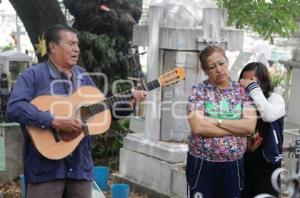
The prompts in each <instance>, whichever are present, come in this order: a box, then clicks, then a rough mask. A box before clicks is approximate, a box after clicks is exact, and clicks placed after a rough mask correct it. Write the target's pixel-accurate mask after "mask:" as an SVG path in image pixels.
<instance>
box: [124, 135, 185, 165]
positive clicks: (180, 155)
mask: <svg viewBox="0 0 300 198" xmlns="http://www.w3.org/2000/svg"><path fill="white" fill-rule="evenodd" d="M124 148H125V149H127V150H131V151H134V152H137V153H141V154H144V155H148V156H151V157H153V158H157V159H159V160H163V161H167V162H169V163H182V162H185V161H186V153H187V149H188V148H187V144H181V143H171V142H154V141H152V140H149V139H147V138H145V137H144V134H128V135H127V136H126V137H125V138H124Z"/></svg>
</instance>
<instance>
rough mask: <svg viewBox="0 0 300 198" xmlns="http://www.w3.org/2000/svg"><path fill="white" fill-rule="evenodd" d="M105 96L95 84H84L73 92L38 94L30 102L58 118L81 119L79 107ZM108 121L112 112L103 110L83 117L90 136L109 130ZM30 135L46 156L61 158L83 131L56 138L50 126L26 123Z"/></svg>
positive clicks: (75, 143)
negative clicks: (65, 93) (67, 94)
mask: <svg viewBox="0 0 300 198" xmlns="http://www.w3.org/2000/svg"><path fill="white" fill-rule="evenodd" d="M104 99H105V96H104V95H103V94H102V93H101V92H100V91H99V90H98V89H97V88H95V87H92V86H83V87H81V88H79V89H78V90H77V91H76V92H75V93H74V94H73V95H71V96H68V97H64V96H48V95H44V96H39V97H37V98H35V99H34V100H32V101H31V103H32V104H33V105H34V106H36V107H37V108H38V109H39V110H41V111H49V112H50V113H51V114H52V115H55V116H58V117H60V118H67V119H70V118H78V119H80V118H81V115H80V113H81V112H80V107H82V106H88V105H91V104H95V103H99V102H101V101H103V100H104ZM110 123H111V113H110V110H109V109H106V110H104V111H102V112H100V113H97V114H95V115H93V116H91V117H89V118H88V119H87V120H86V125H87V127H88V131H89V134H90V135H97V134H102V133H104V132H106V131H107V130H108V128H109V127H110ZM27 129H28V132H29V135H30V136H31V139H32V141H33V143H34V145H35V147H36V148H37V150H38V151H39V152H40V153H41V154H42V155H43V156H44V157H46V158H48V159H53V160H55V159H62V158H64V157H66V156H67V155H69V154H70V153H72V152H73V151H74V149H75V148H76V147H77V145H78V144H79V143H80V141H81V140H82V139H83V138H84V136H85V135H84V133H83V132H82V133H80V134H79V135H78V136H76V137H74V139H72V140H71V141H63V140H61V141H56V140H55V138H54V135H53V133H52V131H51V130H50V129H42V128H38V127H34V126H27Z"/></svg>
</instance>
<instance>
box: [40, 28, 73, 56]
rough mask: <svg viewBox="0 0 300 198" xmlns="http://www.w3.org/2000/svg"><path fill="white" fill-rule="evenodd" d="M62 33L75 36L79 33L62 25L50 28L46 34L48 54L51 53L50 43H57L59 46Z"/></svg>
mask: <svg viewBox="0 0 300 198" xmlns="http://www.w3.org/2000/svg"><path fill="white" fill-rule="evenodd" d="M61 31H67V32H73V33H75V34H76V33H77V32H76V30H75V29H74V28H72V27H68V26H65V25H61V24H57V25H54V26H52V27H50V28H49V29H48V30H47V31H46V33H45V40H46V48H47V53H48V54H49V53H50V48H49V43H50V42H55V43H56V44H59V42H60V40H61V35H60V32H61Z"/></svg>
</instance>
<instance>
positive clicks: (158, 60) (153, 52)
mask: <svg viewBox="0 0 300 198" xmlns="http://www.w3.org/2000/svg"><path fill="white" fill-rule="evenodd" d="M226 20H227V14H226V12H225V11H222V10H219V9H217V6H216V4H215V2H214V1H207V0H193V1H189V2H188V3H186V1H171V0H169V1H163V2H162V3H160V4H150V7H149V14H148V18H147V24H146V25H137V26H135V27H134V31H133V43H134V44H135V45H139V46H147V47H148V59H147V60H148V61H147V63H148V65H147V80H148V81H150V80H153V79H156V78H157V77H158V76H159V75H160V73H163V71H168V70H170V69H173V68H177V67H184V68H185V72H186V80H185V81H181V82H179V83H178V84H175V85H173V86H169V87H162V88H160V89H156V90H154V91H152V92H150V93H149V94H148V97H147V100H146V101H145V107H146V109H145V127H144V132H143V133H136V134H129V135H127V136H126V137H125V139H124V147H123V148H122V149H121V152H120V167H119V170H120V174H119V177H121V178H124V179H126V180H129V181H131V182H134V183H136V184H139V185H141V186H144V187H147V188H149V189H151V190H154V191H156V192H159V193H160V194H162V195H165V196H174V197H186V190H185V189H186V184H185V174H184V166H185V160H186V152H187V145H186V144H185V143H183V142H185V141H186V139H187V135H188V134H189V132H190V128H189V125H188V121H187V118H186V101H187V96H188V95H189V94H190V90H191V87H192V84H194V83H197V82H200V81H202V80H203V72H202V71H201V67H200V63H199V60H198V54H199V52H200V51H201V50H202V49H204V48H205V47H207V46H208V45H219V46H221V47H224V48H225V49H228V50H241V49H242V45H243V31H241V30H236V29H232V28H229V27H226V25H225V24H226ZM133 167H134V168H133Z"/></svg>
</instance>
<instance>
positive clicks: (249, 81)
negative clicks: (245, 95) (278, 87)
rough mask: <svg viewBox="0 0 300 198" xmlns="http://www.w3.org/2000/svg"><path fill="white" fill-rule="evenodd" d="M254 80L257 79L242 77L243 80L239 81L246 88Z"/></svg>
mask: <svg viewBox="0 0 300 198" xmlns="http://www.w3.org/2000/svg"><path fill="white" fill-rule="evenodd" d="M253 82H256V81H255V80H252V79H241V80H240V81H239V83H240V85H241V86H242V87H244V88H247V87H248V85H249V84H250V83H253Z"/></svg>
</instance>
